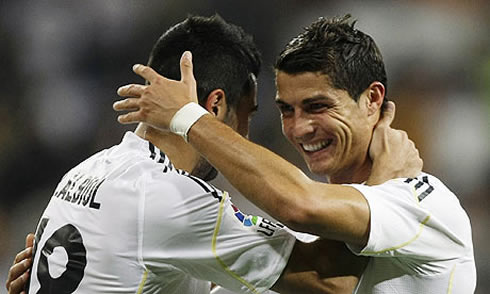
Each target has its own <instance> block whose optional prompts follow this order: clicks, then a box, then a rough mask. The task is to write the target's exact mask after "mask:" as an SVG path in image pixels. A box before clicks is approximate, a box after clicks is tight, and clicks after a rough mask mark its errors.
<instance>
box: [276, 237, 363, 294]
mask: <svg viewBox="0 0 490 294" xmlns="http://www.w3.org/2000/svg"><path fill="white" fill-rule="evenodd" d="M368 260H369V259H368V258H366V257H358V256H355V255H354V254H353V253H352V252H350V251H349V250H348V249H347V247H346V246H345V244H344V243H343V242H339V241H334V240H327V239H319V240H317V241H315V242H312V243H302V242H299V241H297V242H296V244H295V247H294V249H293V252H292V253H291V257H290V259H289V261H288V264H287V266H286V268H285V269H284V271H283V273H282V275H281V277H280V278H279V280H278V281H277V282H276V283H275V284H274V286H273V287H272V290H274V291H277V292H280V293H340V294H343V293H349V294H351V293H352V292H353V290H354V288H355V286H356V285H357V283H358V281H359V278H360V277H361V275H362V272H363V271H364V269H365V267H366V265H367V262H368Z"/></svg>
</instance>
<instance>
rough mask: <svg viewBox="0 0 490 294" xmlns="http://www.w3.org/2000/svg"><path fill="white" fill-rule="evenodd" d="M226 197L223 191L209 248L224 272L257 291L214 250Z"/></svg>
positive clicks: (255, 291)
mask: <svg viewBox="0 0 490 294" xmlns="http://www.w3.org/2000/svg"><path fill="white" fill-rule="evenodd" d="M227 197H228V193H227V192H224V193H223V198H222V199H221V202H220V204H219V211H218V219H217V220H216V226H215V227H214V232H213V239H212V241H211V250H212V252H213V255H214V257H215V258H216V261H218V263H219V264H220V265H221V267H223V269H224V270H225V272H227V273H228V274H229V275H230V276H232V277H233V278H234V279H236V280H238V281H239V282H240V283H242V284H243V285H245V286H246V287H247V288H248V289H249V290H250V291H252V293H257V294H258V293H259V292H258V291H257V289H255V287H254V286H253V285H251V284H250V283H249V282H247V281H245V279H243V278H242V277H240V276H239V275H238V274H237V273H235V272H234V271H232V270H231V269H230V268H229V267H228V266H227V265H226V264H225V263H224V261H223V260H222V259H221V258H220V257H219V256H218V253H217V252H216V240H217V238H218V233H219V229H220V226H221V219H222V217H223V208H224V206H225V200H226V198H227Z"/></svg>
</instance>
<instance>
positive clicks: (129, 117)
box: [117, 111, 142, 125]
mask: <svg viewBox="0 0 490 294" xmlns="http://www.w3.org/2000/svg"><path fill="white" fill-rule="evenodd" d="M117 121H118V122H119V123H121V124H125V125H126V124H132V123H139V122H142V115H141V112H140V111H137V112H130V113H126V114H123V115H120V116H118V117H117Z"/></svg>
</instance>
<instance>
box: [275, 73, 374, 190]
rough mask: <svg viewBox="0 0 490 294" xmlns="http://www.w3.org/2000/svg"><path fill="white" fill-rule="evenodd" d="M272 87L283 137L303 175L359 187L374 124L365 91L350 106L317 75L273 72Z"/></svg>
mask: <svg viewBox="0 0 490 294" xmlns="http://www.w3.org/2000/svg"><path fill="white" fill-rule="evenodd" d="M276 83H277V97H276V104H277V106H278V107H279V110H280V112H281V120H282V131H283V134H284V135H285V136H286V137H287V139H288V140H289V141H290V142H291V143H292V144H293V146H294V147H295V148H296V149H297V150H298V151H299V153H300V154H301V155H302V156H303V158H304V160H305V161H306V163H307V164H308V167H309V169H310V170H311V171H312V172H313V173H316V174H320V175H325V176H328V177H329V178H330V179H331V181H332V179H334V178H337V179H339V181H341V182H359V181H364V180H365V179H363V177H364V174H365V173H366V172H365V170H366V169H368V170H369V168H370V164H371V163H370V160H369V157H368V148H369V142H370V140H371V136H372V131H373V127H374V124H375V122H374V120H373V119H372V117H370V110H369V107H367V106H366V103H365V102H366V99H367V94H366V93H368V92H369V90H366V91H365V92H364V93H363V94H361V97H359V100H358V102H356V101H354V99H352V98H351V97H350V96H349V94H348V93H347V91H344V90H340V89H336V88H333V87H332V86H331V83H330V81H329V79H328V77H327V76H326V75H325V74H322V73H319V72H305V73H298V74H287V73H285V72H282V71H278V72H277V75H276ZM376 121H377V118H376ZM332 182H334V181H332ZM337 182H338V181H337Z"/></svg>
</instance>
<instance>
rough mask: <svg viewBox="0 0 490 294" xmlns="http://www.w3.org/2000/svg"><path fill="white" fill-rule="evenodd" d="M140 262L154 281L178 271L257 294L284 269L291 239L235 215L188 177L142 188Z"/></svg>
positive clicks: (226, 202) (218, 195)
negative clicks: (153, 277)
mask: <svg viewBox="0 0 490 294" xmlns="http://www.w3.org/2000/svg"><path fill="white" fill-rule="evenodd" d="M143 222H144V225H143V229H142V236H141V238H142V259H143V263H144V264H145V266H146V267H147V268H148V270H150V271H151V272H152V273H153V274H156V275H157V276H158V275H159V274H160V273H166V272H168V271H171V270H174V271H181V272H183V273H186V274H189V275H191V276H193V277H195V278H197V279H201V280H208V281H212V282H214V283H216V284H218V285H221V286H222V287H224V288H227V289H229V290H232V291H234V292H237V293H262V292H264V291H265V290H267V289H269V288H270V287H272V285H274V283H275V282H276V280H277V279H278V278H279V276H280V275H281V273H282V271H283V269H284V268H285V266H286V264H287V261H288V258H289V255H290V254H291V251H292V248H293V246H294V243H295V238H294V236H292V235H291V234H289V233H288V232H287V231H286V230H285V229H284V228H283V226H282V225H280V224H276V223H273V222H270V221H268V220H267V219H264V218H262V217H258V216H248V215H245V214H243V213H242V212H240V211H239V210H238V209H237V208H236V207H235V206H233V204H232V203H231V201H230V198H229V196H228V194H227V193H226V192H222V191H220V190H218V189H216V188H214V187H213V186H212V185H210V184H208V183H206V182H204V181H202V180H200V179H198V178H194V177H191V176H173V177H171V178H170V179H166V180H165V181H152V182H151V183H149V184H147V187H146V199H145V203H144V217H143Z"/></svg>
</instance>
